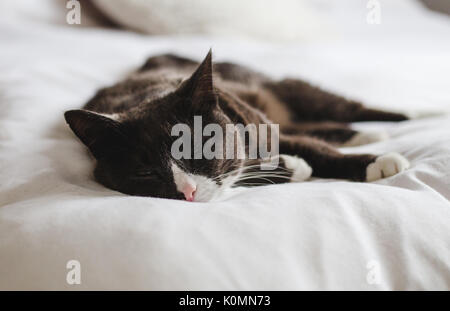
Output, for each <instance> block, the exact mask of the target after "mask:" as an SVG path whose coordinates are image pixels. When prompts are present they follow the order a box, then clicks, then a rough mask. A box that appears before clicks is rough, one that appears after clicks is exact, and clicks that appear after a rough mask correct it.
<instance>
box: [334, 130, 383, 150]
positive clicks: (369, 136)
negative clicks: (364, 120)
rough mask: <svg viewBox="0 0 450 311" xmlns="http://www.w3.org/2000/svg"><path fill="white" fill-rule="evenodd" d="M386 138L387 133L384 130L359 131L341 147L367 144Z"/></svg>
mask: <svg viewBox="0 0 450 311" xmlns="http://www.w3.org/2000/svg"><path fill="white" fill-rule="evenodd" d="M387 139H389V135H388V133H387V132H385V131H377V132H360V133H357V134H355V135H354V136H353V137H352V138H351V139H350V140H349V141H347V142H346V143H344V144H343V145H342V147H353V146H361V145H367V144H372V143H376V142H379V141H383V140H387Z"/></svg>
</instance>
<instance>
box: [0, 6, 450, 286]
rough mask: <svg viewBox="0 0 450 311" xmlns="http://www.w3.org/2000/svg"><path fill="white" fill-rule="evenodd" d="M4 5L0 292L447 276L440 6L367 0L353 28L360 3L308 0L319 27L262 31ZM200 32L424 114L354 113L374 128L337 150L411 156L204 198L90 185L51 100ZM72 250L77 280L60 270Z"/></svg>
mask: <svg viewBox="0 0 450 311" xmlns="http://www.w3.org/2000/svg"><path fill="white" fill-rule="evenodd" d="M5 2H6V3H8V2H9V4H10V6H8V7H6V5H4V6H3V7H1V6H0V12H1V13H0V42H1V48H0V289H1V290H450V202H449V200H450V117H449V116H448V115H446V114H445V112H448V111H449V108H450V59H449V55H450V40H449V38H450V23H449V19H448V17H445V16H443V15H439V14H438V13H432V12H429V11H427V10H426V9H425V8H423V7H422V6H421V5H419V4H418V3H416V2H415V1H403V2H401V1H395V3H390V2H392V1H382V8H383V11H382V12H383V15H382V18H383V19H382V23H381V24H379V25H368V24H367V23H366V14H367V9H366V7H365V4H363V5H355V1H347V2H345V3H343V4H340V5H333V6H332V7H330V8H328V10H326V12H325V13H326V14H328V17H329V20H328V21H329V22H330V23H333V24H334V25H337V26H336V27H335V28H333V29H332V32H330V33H328V34H327V35H325V36H324V37H318V38H317V39H316V40H306V41H302V42H291V43H289V44H280V43H271V42H258V41H250V40H241V39H230V38H210V37H206V36H181V37H171V36H145V35H142V34H137V33H132V32H128V31H123V30H118V29H110V28H103V27H95V26H92V27H82V26H77V25H71V26H69V25H66V24H64V22H61V21H58V20H57V18H55V16H60V15H58V14H61V13H60V11H58V12H59V13H55V14H56V15H51V14H50V13H51V12H53V11H51V10H50V11H49V10H47V11H45V12H48V14H49V16H47V15H45V14H44V13H43V11H39V9H40V10H44V8H37V7H36V5H34V6H32V7H27V5H25V4H24V3H23V2H21V1H18V2H10V1H5ZM19 3H20V5H19ZM28 3H29V2H28ZM29 5H30V6H31V4H29ZM44 7H45V6H44ZM56 11H57V10H56ZM56 11H55V12H56ZM63 12H64V11H63ZM41 13H42V14H41ZM63 14H65V13H63ZM50 15H51V16H50ZM62 19H64V15H63V16H62ZM210 47H212V49H213V53H214V60H217V61H222V60H227V61H234V62H239V63H241V64H245V65H248V66H251V67H254V68H257V69H259V70H261V71H263V72H265V73H267V74H270V75H272V76H274V77H283V76H293V77H299V78H305V79H308V80H309V81H311V82H313V83H315V84H317V85H319V86H322V87H324V88H327V89H329V90H331V91H335V92H339V93H341V94H344V95H346V96H349V97H352V98H355V99H358V100H362V101H364V102H366V103H367V104H368V105H370V106H374V107H381V108H388V109H394V110H399V111H407V112H408V113H422V112H433V115H434V116H430V117H428V118H421V119H415V120H412V121H406V122H402V123H383V124H381V123H370V124H369V123H366V124H364V123H363V124H358V125H357V126H358V127H361V128H368V129H384V130H386V131H388V133H389V134H390V136H391V139H390V140H388V141H383V142H379V143H374V144H370V145H366V146H361V147H354V148H347V149H343V152H371V153H376V154H381V153H385V152H389V151H395V152H399V153H401V154H403V155H404V156H405V157H406V158H408V159H409V160H410V162H411V168H410V169H409V170H407V171H406V172H404V173H402V174H399V175H396V176H394V177H391V178H388V179H384V180H380V181H377V182H373V183H352V182H347V181H341V180H320V179H317V180H312V181H310V182H304V183H297V184H284V185H273V186H267V187H259V188H251V189H236V190H233V191H230V192H229V193H228V194H227V195H226V197H224V198H223V199H222V200H220V201H217V202H209V203H192V202H183V201H176V200H165V199H155V198H143V197H131V196H127V195H123V194H121V193H118V192H114V191H111V190H108V189H105V188H104V187H102V186H101V185H99V184H97V183H96V182H95V181H94V180H93V177H92V166H93V164H92V159H91V158H90V157H89V155H88V154H87V152H86V150H85V148H84V147H83V146H82V144H81V143H79V141H78V140H77V139H76V138H75V137H74V135H73V134H72V133H71V131H70V130H69V129H68V127H67V125H66V124H65V122H64V119H63V112H64V111H65V110H68V109H72V108H78V107H81V106H82V105H83V104H84V103H85V102H86V100H87V99H89V97H90V96H92V95H93V94H94V92H95V90H96V89H97V88H99V87H101V86H105V85H108V84H110V83H113V82H115V81H117V80H118V79H120V78H121V77H123V76H124V75H125V74H127V73H128V72H129V71H130V70H132V69H133V68H135V67H136V66H138V65H140V64H141V63H142V62H143V61H144V59H145V58H146V57H148V56H150V55H155V54H158V53H165V52H175V53H177V54H180V55H184V56H188V57H193V58H196V59H199V60H200V59H201V58H202V57H203V56H204V55H205V54H206V52H207V51H208V49H209V48H210ZM73 260H75V261H76V262H78V263H79V264H80V275H81V278H80V282H78V283H80V284H69V283H70V282H68V281H67V276H68V273H69V272H70V271H71V266H70V264H69V265H68V263H69V262H70V261H73Z"/></svg>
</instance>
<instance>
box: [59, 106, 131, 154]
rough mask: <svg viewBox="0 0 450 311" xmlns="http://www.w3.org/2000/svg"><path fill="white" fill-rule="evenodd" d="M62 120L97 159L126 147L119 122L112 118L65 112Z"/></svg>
mask: <svg viewBox="0 0 450 311" xmlns="http://www.w3.org/2000/svg"><path fill="white" fill-rule="evenodd" d="M64 118H65V119H66V122H67V123H68V124H69V126H70V128H71V129H72V131H73V132H74V133H75V135H77V136H78V138H79V139H80V140H81V141H82V142H83V144H85V145H86V146H87V147H88V148H89V150H90V151H91V153H92V154H93V155H94V157H95V158H97V159H100V158H102V157H105V156H107V155H108V154H112V153H114V152H116V153H117V151H119V150H120V149H123V148H124V147H125V146H126V142H127V138H126V136H125V135H124V134H123V133H122V131H121V130H120V122H118V121H116V120H113V119H112V118H109V117H106V116H103V115H101V114H98V113H95V112H91V111H87V110H69V111H66V112H65V113H64Z"/></svg>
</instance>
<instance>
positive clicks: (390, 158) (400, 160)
mask: <svg viewBox="0 0 450 311" xmlns="http://www.w3.org/2000/svg"><path fill="white" fill-rule="evenodd" d="M408 168H409V161H408V160H407V159H405V158H404V157H403V156H401V155H400V154H398V153H395V152H391V153H387V154H384V155H382V156H379V157H378V158H376V160H375V162H373V163H370V164H369V165H368V166H367V169H366V180H367V181H374V180H378V179H381V178H386V177H389V176H393V175H395V174H398V173H400V172H403V171H404V170H406V169H408Z"/></svg>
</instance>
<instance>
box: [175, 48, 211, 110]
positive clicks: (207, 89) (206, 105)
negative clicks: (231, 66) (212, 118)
mask: <svg viewBox="0 0 450 311" xmlns="http://www.w3.org/2000/svg"><path fill="white" fill-rule="evenodd" d="M211 54H212V53H211V50H209V52H208V55H206V57H205V59H204V60H203V62H202V63H201V64H200V65H199V66H198V68H197V70H196V71H195V72H194V73H193V74H192V76H191V77H190V78H189V79H187V80H185V81H184V82H183V83H182V84H181V86H180V88H179V89H178V92H179V94H181V95H183V96H184V97H188V98H189V99H190V101H191V103H192V104H193V105H194V107H196V108H200V109H211V108H212V107H215V106H216V105H217V95H216V93H215V91H214V84H213V69H212V55H211Z"/></svg>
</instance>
